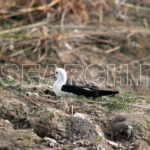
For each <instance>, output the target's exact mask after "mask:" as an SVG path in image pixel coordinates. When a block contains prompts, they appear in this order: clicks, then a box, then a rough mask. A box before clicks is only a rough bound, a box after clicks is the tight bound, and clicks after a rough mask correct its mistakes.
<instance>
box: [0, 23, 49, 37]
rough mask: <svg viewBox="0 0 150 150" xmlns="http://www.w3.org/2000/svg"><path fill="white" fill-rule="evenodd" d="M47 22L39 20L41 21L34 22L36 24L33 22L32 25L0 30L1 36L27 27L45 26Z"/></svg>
mask: <svg viewBox="0 0 150 150" xmlns="http://www.w3.org/2000/svg"><path fill="white" fill-rule="evenodd" d="M45 24H47V22H46V21H44V22H39V23H34V24H31V25H27V26H21V27H17V28H13V29H8V30H4V31H2V32H0V36H3V35H5V34H9V33H13V32H18V31H22V30H26V29H29V28H35V27H39V26H43V25H45Z"/></svg>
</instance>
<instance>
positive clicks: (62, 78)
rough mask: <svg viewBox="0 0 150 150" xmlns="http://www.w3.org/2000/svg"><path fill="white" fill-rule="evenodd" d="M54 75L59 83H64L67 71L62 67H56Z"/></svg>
mask: <svg viewBox="0 0 150 150" xmlns="http://www.w3.org/2000/svg"><path fill="white" fill-rule="evenodd" d="M55 76H56V78H57V81H59V83H61V84H66V81H67V73H66V71H65V70H64V69H62V68H57V69H56V70H55Z"/></svg>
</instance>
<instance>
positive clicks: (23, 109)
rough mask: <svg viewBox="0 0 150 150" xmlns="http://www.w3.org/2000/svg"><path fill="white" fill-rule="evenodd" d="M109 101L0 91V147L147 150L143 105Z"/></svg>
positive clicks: (149, 126)
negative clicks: (56, 97)
mask: <svg viewBox="0 0 150 150" xmlns="http://www.w3.org/2000/svg"><path fill="white" fill-rule="evenodd" d="M134 98H135V97H133V95H130V97H127V99H128V100H129V101H130V100H131V99H134ZM117 99H119V98H117ZM109 100H111V101H114V100H115V99H114V98H104V99H99V100H96V101H93V100H87V99H85V98H82V97H81V98H68V97H66V98H65V97H64V98H59V99H55V98H45V97H44V96H38V95H35V94H31V95H29V96H26V94H24V93H22V94H20V92H19V93H18V92H14V91H13V90H11V89H9V90H7V91H6V90H2V89H1V94H0V133H1V134H0V135H1V136H0V149H3V150H5V149H6V150H13V149H14V150H16V149H18V150H19V149H23V150H30V149H32V150H33V149H35V150H36V149H43V150H48V149H54V150H55V149H56V150H59V149H60V150H62V149H64V150H65V149H66V150H91V149H93V150H135V149H136V150H141V149H145V150H149V149H150V141H149V140H150V116H149V112H150V109H149V107H148V106H149V105H146V106H145V105H144V104H143V102H142V100H139V99H136V102H134V103H132V102H129V103H128V102H126V103H125V105H122V104H119V102H120V101H118V104H117V103H108V101H109ZM115 101H116V100H115ZM110 104H111V105H112V106H113V107H111V106H110Z"/></svg>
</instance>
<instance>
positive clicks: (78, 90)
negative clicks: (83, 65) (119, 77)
mask: <svg viewBox="0 0 150 150" xmlns="http://www.w3.org/2000/svg"><path fill="white" fill-rule="evenodd" d="M61 90H62V91H63V92H68V93H73V94H76V95H79V96H85V97H93V98H97V97H102V96H108V95H112V96H114V95H115V94H118V93H119V92H118V91H107V90H97V89H92V88H86V87H83V86H76V85H69V84H66V85H63V86H62V89H61Z"/></svg>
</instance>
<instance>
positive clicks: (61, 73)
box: [53, 68, 67, 96]
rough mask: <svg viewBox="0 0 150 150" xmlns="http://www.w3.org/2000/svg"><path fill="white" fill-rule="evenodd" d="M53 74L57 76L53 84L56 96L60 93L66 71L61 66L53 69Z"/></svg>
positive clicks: (64, 81)
mask: <svg viewBox="0 0 150 150" xmlns="http://www.w3.org/2000/svg"><path fill="white" fill-rule="evenodd" d="M55 76H56V78H57V80H56V82H55V83H54V85H53V90H54V92H55V94H56V96H59V95H60V92H61V88H62V86H63V85H64V84H66V81H67V73H66V71H65V70H64V69H62V68H57V69H56V70H55Z"/></svg>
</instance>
